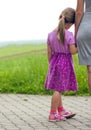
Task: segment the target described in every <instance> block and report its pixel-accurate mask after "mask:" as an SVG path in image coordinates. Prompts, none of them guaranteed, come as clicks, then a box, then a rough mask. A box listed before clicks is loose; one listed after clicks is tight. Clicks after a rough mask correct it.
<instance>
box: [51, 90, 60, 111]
mask: <svg viewBox="0 0 91 130" xmlns="http://www.w3.org/2000/svg"><path fill="white" fill-rule="evenodd" d="M59 99H60V93H59V92H57V91H54V93H53V95H52V99H51V111H55V112H56V111H57V108H58V105H59Z"/></svg>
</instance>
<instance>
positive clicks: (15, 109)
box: [0, 94, 91, 130]
mask: <svg viewBox="0 0 91 130" xmlns="http://www.w3.org/2000/svg"><path fill="white" fill-rule="evenodd" d="M50 100H51V96H38V95H37V96H35V95H20V94H18V95H14V94H0V130H91V97H76V96H73V97H71V96H64V97H63V103H64V105H65V107H66V108H67V109H68V110H71V111H74V112H76V113H77V115H76V116H75V117H74V118H72V119H67V120H66V121H60V122H48V121H47V118H48V114H49V110H50Z"/></svg>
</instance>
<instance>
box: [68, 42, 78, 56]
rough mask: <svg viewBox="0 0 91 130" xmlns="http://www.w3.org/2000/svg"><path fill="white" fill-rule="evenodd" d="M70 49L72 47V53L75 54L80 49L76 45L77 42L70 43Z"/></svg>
mask: <svg viewBox="0 0 91 130" xmlns="http://www.w3.org/2000/svg"><path fill="white" fill-rule="evenodd" d="M69 49H70V53H71V54H72V55H74V54H76V53H77V52H78V49H77V47H76V46H75V44H72V45H70V46H69Z"/></svg>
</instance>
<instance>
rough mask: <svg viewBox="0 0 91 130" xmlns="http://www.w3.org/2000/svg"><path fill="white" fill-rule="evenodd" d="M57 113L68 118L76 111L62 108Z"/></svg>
mask: <svg viewBox="0 0 91 130" xmlns="http://www.w3.org/2000/svg"><path fill="white" fill-rule="evenodd" d="M59 115H61V116H64V117H65V118H67V119H69V118H72V117H74V116H75V115H76V113H73V112H70V111H66V110H65V109H63V110H62V111H60V112H59Z"/></svg>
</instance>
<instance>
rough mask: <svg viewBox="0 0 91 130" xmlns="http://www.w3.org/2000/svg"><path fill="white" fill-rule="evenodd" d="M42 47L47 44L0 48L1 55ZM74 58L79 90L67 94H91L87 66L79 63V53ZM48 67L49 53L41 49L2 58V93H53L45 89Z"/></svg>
mask: <svg viewBox="0 0 91 130" xmlns="http://www.w3.org/2000/svg"><path fill="white" fill-rule="evenodd" d="M42 49H46V45H45V44H41V45H23V46H8V47H4V48H0V57H2V56H7V55H13V54H17V53H23V52H28V51H33V50H35V51H36V50H42ZM73 58H74V67H75V71H76V76H77V81H78V92H67V93H65V95H89V91H88V85H87V71H86V68H85V67H84V66H79V65H78V55H75V56H74V57H73ZM47 67H48V62H47V55H46V53H42V52H41V51H40V53H35V52H34V53H32V54H31V53H29V54H28V55H23V56H20V55H19V56H18V55H17V56H16V57H11V58H7V59H3V60H0V93H25V94H40V95H43V94H52V91H48V90H45V89H44V82H45V77H46V73H47Z"/></svg>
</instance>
